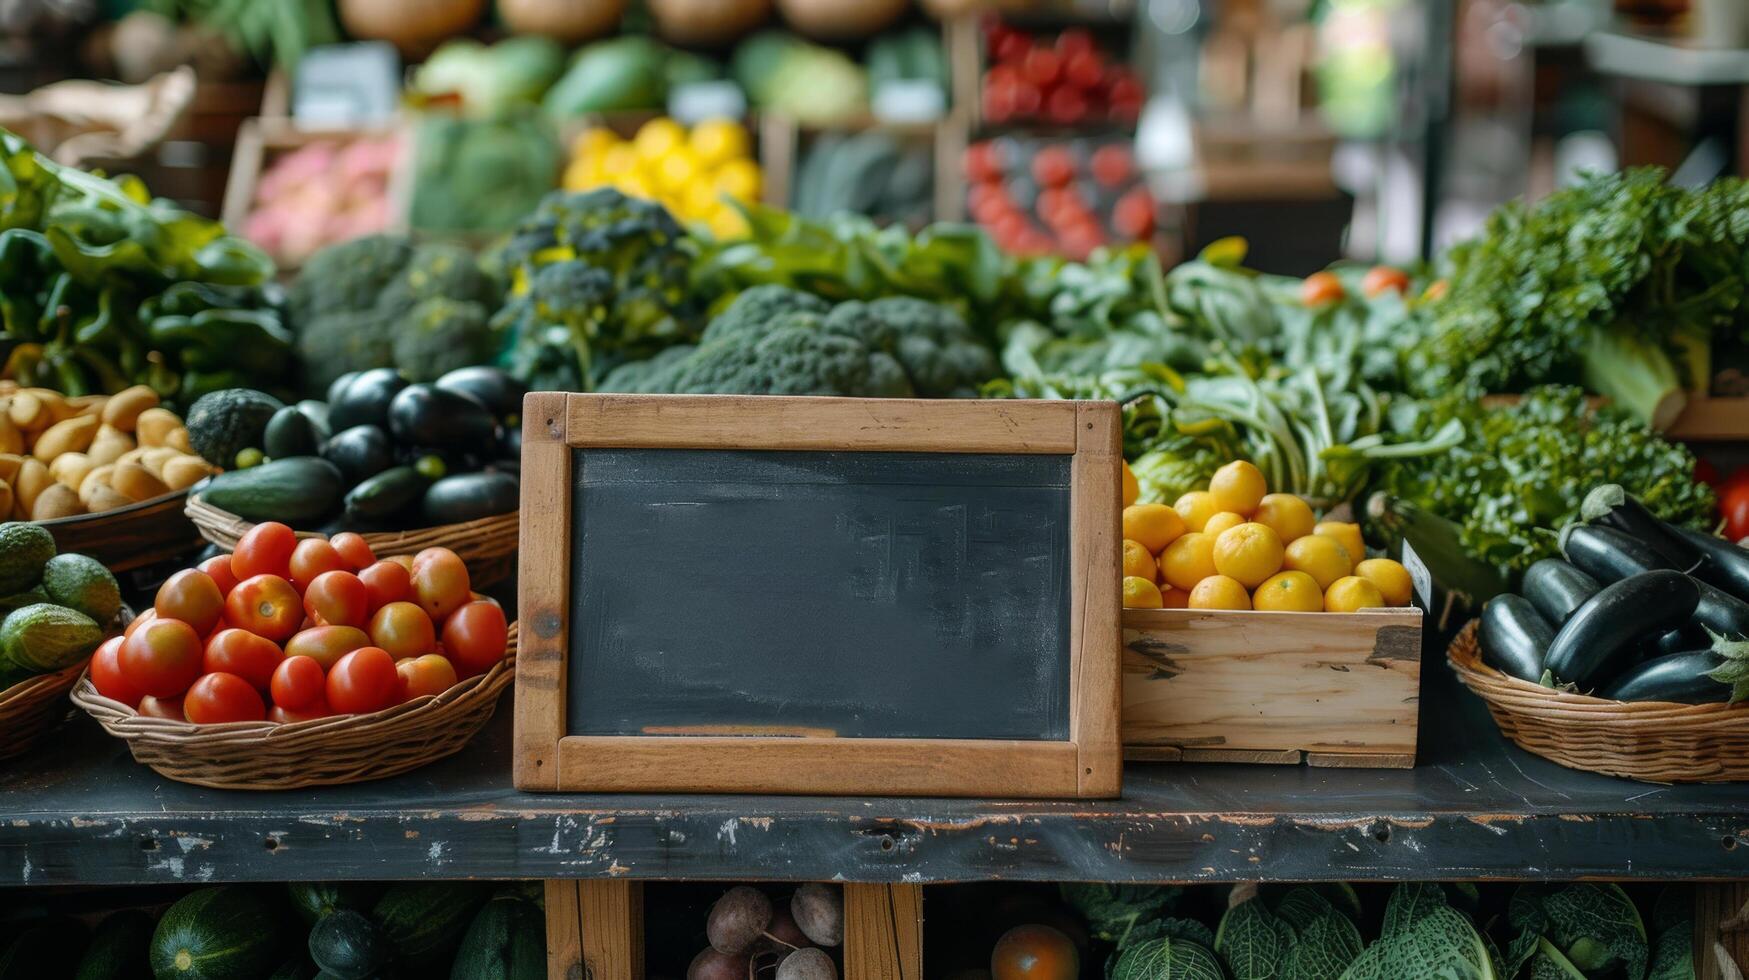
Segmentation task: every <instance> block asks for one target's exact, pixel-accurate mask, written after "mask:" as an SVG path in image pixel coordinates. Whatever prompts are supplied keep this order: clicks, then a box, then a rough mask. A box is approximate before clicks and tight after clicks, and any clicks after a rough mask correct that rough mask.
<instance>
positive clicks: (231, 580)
mask: <svg viewBox="0 0 1749 980" xmlns="http://www.w3.org/2000/svg"><path fill="white" fill-rule="evenodd" d="M196 567H198V568H199V569H200V570H201V571H203V572H205V573H207V577H208V578H211V579H212V580H213V584H214V585H216V586H218V587H219V594H220V595H230V594H231V590H232V589H234V588H236V587H237V573H236V572H233V571H231V556H230V555H214V556H212V557H211V558H208V559H207V560H206V561H203V562H201V563H200V564H199V565H198V566H196Z"/></svg>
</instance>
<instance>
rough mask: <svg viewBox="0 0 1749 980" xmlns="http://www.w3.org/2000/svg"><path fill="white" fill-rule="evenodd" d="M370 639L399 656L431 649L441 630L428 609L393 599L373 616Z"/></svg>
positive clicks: (411, 655) (397, 657)
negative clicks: (393, 600) (433, 624)
mask: <svg viewBox="0 0 1749 980" xmlns="http://www.w3.org/2000/svg"><path fill="white" fill-rule="evenodd" d="M370 641H371V642H372V643H374V644H376V645H377V646H379V647H382V648H383V649H384V650H387V651H388V652H389V653H390V654H391V655H393V656H394V657H395V659H397V660H399V659H400V658H402V657H418V656H421V655H423V654H427V653H430V652H431V647H432V645H433V644H435V643H436V642H437V630H436V629H435V628H434V627H433V626H432V625H431V617H430V616H427V615H426V614H425V610H423V609H421V608H419V607H418V606H416V605H414V604H413V603H411V602H391V603H389V604H388V605H386V606H384V607H382V608H381V609H378V610H377V611H376V614H375V615H373V616H371V618H370Z"/></svg>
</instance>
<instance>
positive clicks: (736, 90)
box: [668, 82, 747, 126]
mask: <svg viewBox="0 0 1749 980" xmlns="http://www.w3.org/2000/svg"><path fill="white" fill-rule="evenodd" d="M746 114H747V97H746V96H745V95H743V94H742V93H741V87H740V86H739V85H736V84H735V83H734V82H687V83H686V84H684V85H676V86H674V87H673V88H672V89H670V90H669V91H668V115H669V116H671V117H673V118H674V119H675V120H676V121H677V122H679V123H680V124H681V125H683V126H692V125H695V124H697V123H701V122H703V121H705V120H706V119H740V118H741V117H743V116H745V115H746Z"/></svg>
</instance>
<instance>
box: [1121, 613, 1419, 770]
mask: <svg viewBox="0 0 1749 980" xmlns="http://www.w3.org/2000/svg"><path fill="white" fill-rule="evenodd" d="M1421 616H1422V614H1421V610H1419V609H1414V608H1409V609H1380V610H1375V611H1368V612H1360V613H1295V612H1228V611H1216V610H1199V609H1126V610H1124V613H1123V641H1124V649H1123V742H1124V757H1125V758H1126V759H1131V760H1137V761H1174V760H1182V761H1185V762H1274V763H1290V764H1292V763H1299V762H1301V761H1304V762H1306V763H1308V764H1310V765H1314V766H1346V767H1358V768H1392V769H1406V768H1409V767H1412V766H1413V765H1414V764H1415V734H1416V714H1417V709H1418V707H1419V704H1420V691H1421Z"/></svg>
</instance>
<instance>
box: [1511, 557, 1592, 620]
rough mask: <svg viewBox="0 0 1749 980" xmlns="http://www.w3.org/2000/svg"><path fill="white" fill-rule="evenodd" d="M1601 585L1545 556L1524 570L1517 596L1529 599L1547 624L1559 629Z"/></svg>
mask: <svg viewBox="0 0 1749 980" xmlns="http://www.w3.org/2000/svg"><path fill="white" fill-rule="evenodd" d="M1601 588H1603V586H1602V585H1601V584H1599V583H1598V581H1597V580H1596V579H1594V578H1592V577H1591V576H1589V575H1587V574H1585V573H1584V572H1582V571H1580V570H1579V569H1578V568H1576V567H1575V566H1573V565H1572V564H1571V563H1569V562H1564V561H1562V560H1561V559H1559V558H1544V559H1542V560H1541V561H1539V562H1537V563H1536V564H1534V565H1532V566H1530V568H1529V569H1528V570H1526V571H1525V573H1524V585H1523V586H1522V587H1521V588H1520V589H1519V590H1518V591H1519V594H1520V595H1523V596H1524V597H1525V598H1526V599H1529V600H1530V604H1531V605H1533V606H1535V607H1536V611H1537V612H1539V613H1542V617H1543V619H1545V620H1547V621H1548V623H1549V625H1550V626H1552V627H1554V628H1556V629H1559V628H1560V626H1561V624H1562V623H1565V622H1566V621H1567V618H1568V617H1569V616H1571V615H1573V612H1574V610H1576V609H1578V608H1579V607H1580V606H1583V605H1584V604H1585V600H1587V599H1589V598H1591V597H1592V596H1594V595H1596V594H1597V591H1598V590H1599V589H1601Z"/></svg>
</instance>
